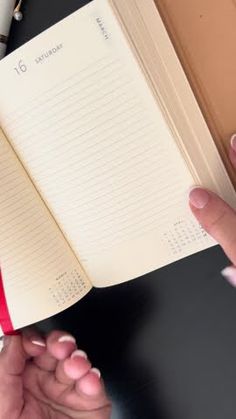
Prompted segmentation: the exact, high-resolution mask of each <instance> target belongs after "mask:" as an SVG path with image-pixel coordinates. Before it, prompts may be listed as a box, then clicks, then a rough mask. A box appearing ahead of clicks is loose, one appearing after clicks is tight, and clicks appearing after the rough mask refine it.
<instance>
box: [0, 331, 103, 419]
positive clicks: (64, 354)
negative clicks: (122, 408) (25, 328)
mask: <svg viewBox="0 0 236 419" xmlns="http://www.w3.org/2000/svg"><path fill="white" fill-rule="evenodd" d="M4 340H5V342H4V348H3V350H2V352H1V353H0V419H31V418H32V419H71V418H75V419H90V418H91V419H109V418H110V414H111V406H110V402H109V400H108V398H107V396H106V393H105V389H104V385H103V382H102V380H101V378H100V373H99V371H98V370H97V369H95V368H91V364H90V362H89V360H88V359H87V356H86V354H85V353H84V352H83V351H81V350H78V349H77V347H76V343H75V340H74V338H73V337H72V336H70V335H69V334H67V333H64V332H60V331H54V332H52V333H51V334H50V335H49V336H48V337H47V338H46V340H44V339H42V338H41V337H39V336H37V335H32V334H31V336H30V335H29V336H28V335H23V336H9V337H8V336H7V337H5V338H4Z"/></svg>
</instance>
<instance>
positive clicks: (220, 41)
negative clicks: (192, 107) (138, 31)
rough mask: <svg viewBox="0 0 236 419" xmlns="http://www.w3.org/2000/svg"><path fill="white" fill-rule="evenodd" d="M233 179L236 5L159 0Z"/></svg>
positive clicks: (232, 1) (229, 0)
mask: <svg viewBox="0 0 236 419" xmlns="http://www.w3.org/2000/svg"><path fill="white" fill-rule="evenodd" d="M155 1H156V5H157V7H158V10H159V12H160V14H161V16H162V19H163V21H164V23H165V25H166V28H167V30H168V32H169V35H170V38H171V40H172V42H173V44H174V47H175V49H176V52H177V54H178V56H179V59H180V61H181V63H182V65H183V68H184V70H185V72H186V75H187V77H188V79H189V82H190V84H191V87H192V89H193V92H194V94H195V96H196V98H197V100H198V103H199V105H200V108H201V110H202V112H203V115H204V117H205V119H206V122H207V124H208V126H209V128H210V130H211V133H212V135H213V138H214V140H215V143H216V145H217V148H218V150H219V152H220V154H221V157H222V159H223V160H224V163H225V166H226V168H227V170H228V172H229V175H230V177H231V179H232V181H233V183H234V185H235V186H236V174H235V170H234V169H233V168H232V166H231V164H230V162H229V159H228V154H227V151H228V148H229V138H230V136H231V135H232V133H234V132H236V0H155Z"/></svg>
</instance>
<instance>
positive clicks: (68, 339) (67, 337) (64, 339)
mask: <svg viewBox="0 0 236 419" xmlns="http://www.w3.org/2000/svg"><path fill="white" fill-rule="evenodd" d="M58 342H59V343H64V342H71V343H76V340H75V338H74V337H73V336H71V335H64V336H61V337H60V338H59V339H58Z"/></svg>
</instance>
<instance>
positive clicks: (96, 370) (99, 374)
mask: <svg viewBox="0 0 236 419" xmlns="http://www.w3.org/2000/svg"><path fill="white" fill-rule="evenodd" d="M90 372H93V373H94V374H96V375H97V376H98V378H101V373H100V371H99V370H98V369H97V368H91V370H90Z"/></svg>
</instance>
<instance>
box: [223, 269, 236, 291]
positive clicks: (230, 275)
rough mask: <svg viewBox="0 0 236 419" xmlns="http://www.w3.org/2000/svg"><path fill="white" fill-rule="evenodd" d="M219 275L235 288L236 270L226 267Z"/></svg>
mask: <svg viewBox="0 0 236 419" xmlns="http://www.w3.org/2000/svg"><path fill="white" fill-rule="evenodd" d="M221 275H222V276H223V277H224V278H225V279H227V281H228V282H229V283H230V284H231V285H233V287H236V268H235V267H234V266H228V267H227V268H225V269H223V271H221Z"/></svg>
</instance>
